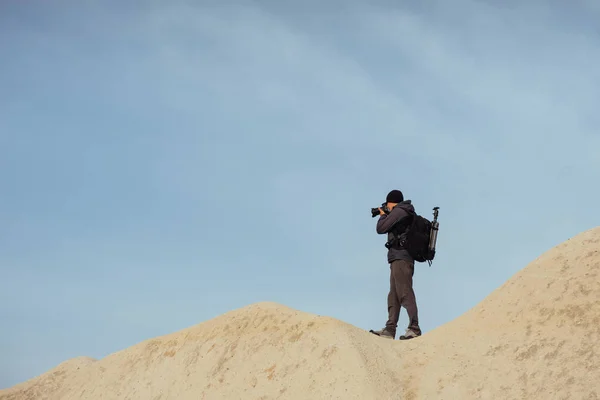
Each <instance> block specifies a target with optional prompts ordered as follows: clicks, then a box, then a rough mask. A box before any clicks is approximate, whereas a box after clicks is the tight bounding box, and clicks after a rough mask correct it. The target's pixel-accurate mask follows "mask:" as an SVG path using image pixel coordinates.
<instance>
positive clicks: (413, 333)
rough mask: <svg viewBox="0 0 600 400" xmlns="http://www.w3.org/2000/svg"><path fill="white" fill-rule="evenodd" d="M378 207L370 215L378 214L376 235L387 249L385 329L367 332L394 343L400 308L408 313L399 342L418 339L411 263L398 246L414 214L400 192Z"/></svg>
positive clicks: (405, 251) (409, 202)
mask: <svg viewBox="0 0 600 400" xmlns="http://www.w3.org/2000/svg"><path fill="white" fill-rule="evenodd" d="M382 207H383V208H381V207H380V208H378V209H373V213H374V214H375V212H376V210H379V220H378V221H377V233H378V234H381V235H382V234H387V235H388V241H387V243H386V247H387V249H388V254H387V260H388V263H389V264H390V291H389V294H388V299H387V307H388V320H387V322H386V324H385V328H383V329H381V330H379V331H374V330H371V331H370V332H371V333H373V334H375V335H378V336H381V337H384V338H389V339H394V338H395V337H396V328H397V327H398V318H399V316H400V308H401V307H404V308H405V309H406V311H407V312H408V318H409V324H408V328H407V330H406V333H405V334H404V335H402V336H400V337H399V339H400V340H405V339H412V338H415V337H417V336H421V328H419V317H418V310H417V301H416V298H415V293H414V291H413V275H414V271H415V260H414V259H413V257H412V256H411V255H410V253H409V252H408V251H407V250H406V249H404V248H403V247H402V245H403V243H404V241H405V239H406V231H407V229H408V228H409V227H410V223H411V221H412V218H413V217H414V216H415V215H416V213H415V209H414V207H413V205H412V202H411V200H404V195H403V194H402V192H401V191H400V190H392V191H391V192H389V193H388V195H387V197H386V202H385V203H383V204H382ZM375 216H376V214H375Z"/></svg>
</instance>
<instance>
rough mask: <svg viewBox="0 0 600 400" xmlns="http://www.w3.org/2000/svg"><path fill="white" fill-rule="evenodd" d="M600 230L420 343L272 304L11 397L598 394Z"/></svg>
mask: <svg viewBox="0 0 600 400" xmlns="http://www.w3.org/2000/svg"><path fill="white" fill-rule="evenodd" d="M599 274H600V228H595V229H591V230H588V231H586V232H583V233H581V234H579V235H577V236H576V237H573V238H571V239H569V240H567V241H565V242H564V243H562V244H560V245H558V246H556V247H554V248H552V249H550V250H549V251H547V252H546V253H544V254H542V255H541V256H540V257H538V258H537V259H535V260H534V261H533V262H531V263H530V264H529V265H528V266H526V267H525V268H523V269H522V270H520V271H519V272H518V273H516V274H515V275H514V276H513V277H512V278H511V279H509V280H508V281H507V282H506V283H504V284H503V285H502V286H500V287H499V288H498V289H496V290H495V291H494V292H492V293H491V294H490V295H489V296H488V297H486V298H485V299H484V300H483V301H481V302H480V303H479V304H478V305H476V306H475V307H473V308H472V309H470V310H468V311H467V312H466V313H464V314H463V315H461V316H460V317H458V318H456V319H455V320H453V321H451V322H449V323H448V324H445V325H443V326H441V327H439V328H437V329H435V330H433V331H431V332H427V333H426V334H424V335H423V336H422V337H420V338H418V339H415V340H411V341H406V342H403V341H398V340H395V341H391V340H387V339H382V338H378V337H376V336H374V335H372V334H370V333H368V332H367V331H365V330H363V329H359V328H357V327H354V326H352V325H350V324H347V323H345V322H343V321H339V320H337V319H335V318H331V317H327V316H319V315H315V314H310V313H305V312H301V311H298V310H294V309H291V308H289V307H286V306H284V305H281V304H276V303H271V302H262V303H257V304H251V305H249V306H246V307H243V308H240V309H237V310H232V311H230V312H227V313H225V314H223V315H220V316H218V317H216V318H213V319H211V320H209V321H205V322H203V323H200V324H198V325H195V326H192V327H190V328H187V329H184V330H181V331H178V332H174V333H172V334H168V335H164V336H161V337H157V338H154V339H150V340H146V341H143V342H141V343H138V344H136V345H134V346H131V347H129V348H127V349H124V350H121V351H119V352H116V353H113V354H111V355H109V356H107V357H105V358H103V359H101V360H93V359H89V358H85V357H82V358H77V359H73V360H69V361H67V362H65V363H62V364H60V365H59V366H57V367H56V368H54V369H52V370H51V371H48V372H47V373H45V374H43V375H40V376H38V377H35V378H33V379H30V380H28V381H27V382H23V383H21V384H19V385H16V386H15V387H13V388H10V389H6V390H0V400H16V399H19V400H29V399H42V398H43V399H61V400H62V399H64V400H68V399H90V400H91V399H94V400H95V399H154V400H157V399H207V400H208V399H342V398H343V399H411V400H414V399H499V398H502V399H524V398H527V399H544V400H546V399H599V398H600V350H598V349H597V348H598V345H597V343H599V342H600V279H599Z"/></svg>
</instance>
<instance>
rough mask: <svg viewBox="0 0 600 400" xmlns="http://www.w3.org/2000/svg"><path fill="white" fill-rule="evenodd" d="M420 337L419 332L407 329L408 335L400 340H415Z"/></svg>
mask: <svg viewBox="0 0 600 400" xmlns="http://www.w3.org/2000/svg"><path fill="white" fill-rule="evenodd" d="M419 336H421V334H420V333H417V332H415V331H413V330H412V329H407V330H406V333H405V334H404V335H402V336H400V337H399V338H398V339H400V340H408V339H414V338H416V337H419Z"/></svg>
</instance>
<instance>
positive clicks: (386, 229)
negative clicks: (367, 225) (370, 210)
mask: <svg viewBox="0 0 600 400" xmlns="http://www.w3.org/2000/svg"><path fill="white" fill-rule="evenodd" d="M414 213H415V208H414V207H413V205H412V203H411V201H410V200H404V201H403V202H402V203H398V205H397V206H396V207H394V209H393V210H392V211H390V213H389V214H384V215H381V216H380V217H379V221H377V233H379V234H380V235H383V234H385V233H387V234H388V241H391V240H392V239H393V238H394V236H393V234H392V233H391V232H390V231H391V230H392V229H393V228H394V227H400V228H401V227H402V225H406V223H407V222H408V221H407V219H406V218H407V217H409V216H410V215H413V214H414ZM397 224H400V226H398V225H397ZM406 227H407V228H408V226H406ZM404 230H405V229H402V233H401V234H400V240H403V239H404V238H405V237H406V233H404ZM387 259H388V262H389V263H391V262H392V261H394V260H408V261H414V260H413V258H412V257H411V256H410V254H409V253H408V251H406V250H400V249H393V248H390V249H389V250H388V254H387Z"/></svg>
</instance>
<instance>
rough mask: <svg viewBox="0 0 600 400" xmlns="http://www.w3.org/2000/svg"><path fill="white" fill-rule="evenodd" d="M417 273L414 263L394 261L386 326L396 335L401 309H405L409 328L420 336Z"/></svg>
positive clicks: (391, 268) (391, 266) (392, 263)
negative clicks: (414, 282) (415, 274)
mask: <svg viewBox="0 0 600 400" xmlns="http://www.w3.org/2000/svg"><path fill="white" fill-rule="evenodd" d="M414 273H415V263H414V261H407V260H394V261H392V262H391V264H390V292H389V294H388V301H387V303H388V314H389V315H388V321H387V322H386V324H385V326H386V328H387V330H388V331H389V332H392V333H393V334H394V335H395V334H396V328H397V327H398V318H399V317H400V307H404V308H405V309H406V312H407V313H408V319H409V324H408V328H409V329H411V330H413V331H414V332H415V333H417V334H418V335H420V334H421V328H419V312H418V310H417V300H416V298H415V292H414V291H413V275H414Z"/></svg>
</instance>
